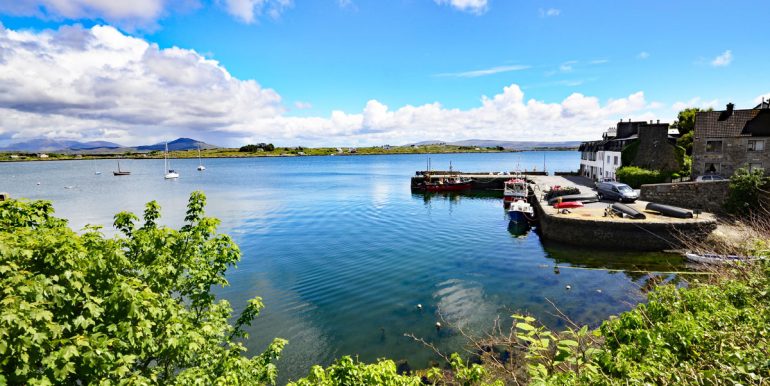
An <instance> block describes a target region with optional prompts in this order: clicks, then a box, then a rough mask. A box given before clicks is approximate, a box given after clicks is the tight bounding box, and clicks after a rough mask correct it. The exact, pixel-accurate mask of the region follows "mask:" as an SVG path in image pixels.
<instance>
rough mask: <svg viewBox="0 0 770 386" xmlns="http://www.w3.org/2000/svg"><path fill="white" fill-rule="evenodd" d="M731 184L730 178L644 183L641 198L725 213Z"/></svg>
mask: <svg viewBox="0 0 770 386" xmlns="http://www.w3.org/2000/svg"><path fill="white" fill-rule="evenodd" d="M729 185H730V181H728V180H724V181H697V182H695V181H694V182H677V183H670V184H649V185H642V187H641V192H640V197H639V198H640V199H641V200H644V201H650V202H655V203H659V204H666V205H673V206H679V207H682V208H688V209H700V210H702V211H704V212H711V213H724V212H725V209H724V204H725V201H727V197H728V195H729Z"/></svg>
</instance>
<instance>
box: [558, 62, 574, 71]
mask: <svg viewBox="0 0 770 386" xmlns="http://www.w3.org/2000/svg"><path fill="white" fill-rule="evenodd" d="M577 63H578V62H577V60H570V61H567V62H564V63H562V64H561V66H559V71H561V72H572V71H573V70H574V68H573V66H574V65H576V64H577Z"/></svg>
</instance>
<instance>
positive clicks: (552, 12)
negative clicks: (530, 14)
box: [538, 8, 561, 17]
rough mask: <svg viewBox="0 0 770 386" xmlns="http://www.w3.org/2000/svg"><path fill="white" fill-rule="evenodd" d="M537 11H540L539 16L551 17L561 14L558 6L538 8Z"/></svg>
mask: <svg viewBox="0 0 770 386" xmlns="http://www.w3.org/2000/svg"><path fill="white" fill-rule="evenodd" d="M538 12H539V13H540V17H553V16H559V15H561V10H560V9H558V8H548V9H543V8H540V9H539V10H538Z"/></svg>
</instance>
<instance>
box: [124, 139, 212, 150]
mask: <svg viewBox="0 0 770 386" xmlns="http://www.w3.org/2000/svg"><path fill="white" fill-rule="evenodd" d="M198 145H200V147H201V149H203V150H206V149H216V148H217V147H218V146H214V145H210V144H208V143H205V142H202V141H197V140H194V139H192V138H177V139H175V140H173V141H171V142H169V143H168V150H191V149H197V148H198ZM165 149H166V143H165V142H161V143H156V144H154V145H145V146H137V147H136V150H139V151H153V150H165Z"/></svg>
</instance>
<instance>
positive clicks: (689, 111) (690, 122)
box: [671, 107, 714, 135]
mask: <svg viewBox="0 0 770 386" xmlns="http://www.w3.org/2000/svg"><path fill="white" fill-rule="evenodd" d="M701 111H714V109H712V108H709V109H708V110H701V109H700V108H698V107H690V108H686V109H684V110H682V111H680V112H679V114H677V117H676V121H674V123H673V124H672V125H671V126H673V127H675V128H676V129H677V130H679V134H681V135H685V134H687V133H689V132H691V131H693V130H694V129H695V114H696V113H699V112H701Z"/></svg>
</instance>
